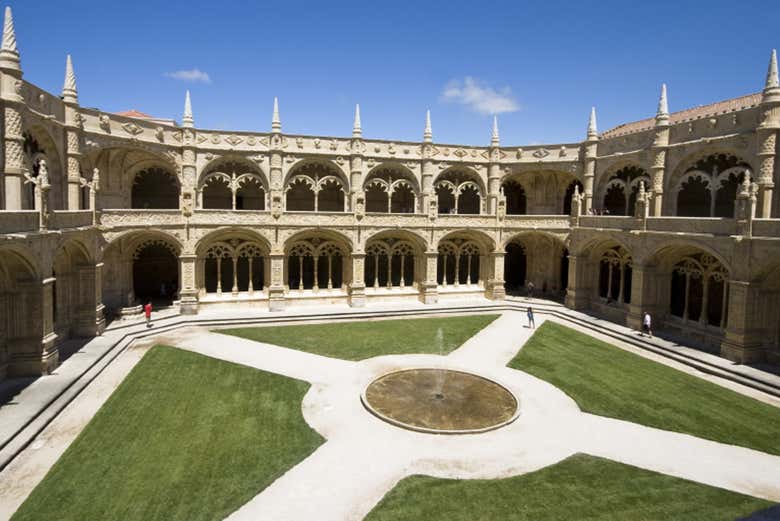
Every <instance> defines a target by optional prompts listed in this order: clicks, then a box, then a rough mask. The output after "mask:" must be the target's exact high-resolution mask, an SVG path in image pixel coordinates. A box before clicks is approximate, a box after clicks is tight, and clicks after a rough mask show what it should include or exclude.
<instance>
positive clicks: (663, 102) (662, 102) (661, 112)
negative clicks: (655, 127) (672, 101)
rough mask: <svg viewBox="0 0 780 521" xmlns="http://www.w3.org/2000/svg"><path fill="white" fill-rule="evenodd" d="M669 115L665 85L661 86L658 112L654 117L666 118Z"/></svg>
mask: <svg viewBox="0 0 780 521" xmlns="http://www.w3.org/2000/svg"><path fill="white" fill-rule="evenodd" d="M668 115H669V100H668V99H667V98H666V83H662V84H661V97H660V98H658V112H656V116H657V117H660V116H668Z"/></svg>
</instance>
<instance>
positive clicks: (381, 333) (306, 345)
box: [215, 315, 499, 360]
mask: <svg viewBox="0 0 780 521" xmlns="http://www.w3.org/2000/svg"><path fill="white" fill-rule="evenodd" d="M498 317H499V315H468V316H458V317H443V318H442V317H436V318H406V319H401V320H379V321H376V320H361V321H359V322H357V321H356V322H337V323H332V324H308V325H300V326H273V327H248V328H238V329H216V330H215V331H216V332H218V333H224V334H227V335H234V336H239V337H242V338H248V339H249V340H255V341H257V342H265V343H268V344H274V345H278V346H284V347H290V348H293V349H299V350H301V351H307V352H309V353H314V354H318V355H323V356H329V357H331V358H340V359H342V360H364V359H366V358H371V357H374V356H380V355H405V354H413V353H431V354H439V353H440V352H441V353H442V354H447V353H449V352H450V351H452V350H453V349H455V348H457V347H459V346H460V345H461V344H463V343H464V342H465V341H466V340H468V339H469V338H471V337H472V336H474V334H476V333H477V332H478V331H479V330H480V329H482V328H484V327H485V326H487V325H488V324H490V323H491V322H493V321H494V320H495V319H496V318H498ZM439 336H440V339H439V338H437V337H439Z"/></svg>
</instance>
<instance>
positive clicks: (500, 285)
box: [485, 251, 506, 300]
mask: <svg viewBox="0 0 780 521" xmlns="http://www.w3.org/2000/svg"><path fill="white" fill-rule="evenodd" d="M505 255H506V252H503V251H493V252H490V255H489V256H488V259H490V264H491V268H492V269H491V271H492V273H491V274H490V278H489V279H488V281H487V284H486V285H485V296H486V297H487V298H489V299H493V300H504V299H505V298H506V289H505V288H504V257H505Z"/></svg>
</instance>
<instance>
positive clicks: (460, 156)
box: [453, 148, 468, 159]
mask: <svg viewBox="0 0 780 521" xmlns="http://www.w3.org/2000/svg"><path fill="white" fill-rule="evenodd" d="M453 154H454V155H455V157H457V158H458V159H463V157H464V156H466V155H467V154H468V152H466V151H465V150H463V149H462V148H459V149H457V150H455V152H453Z"/></svg>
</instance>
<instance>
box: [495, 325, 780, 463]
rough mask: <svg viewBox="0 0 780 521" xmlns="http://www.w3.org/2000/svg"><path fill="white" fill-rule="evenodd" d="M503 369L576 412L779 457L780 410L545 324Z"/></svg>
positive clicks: (613, 347) (576, 333)
mask: <svg viewBox="0 0 780 521" xmlns="http://www.w3.org/2000/svg"><path fill="white" fill-rule="evenodd" d="M509 366H510V367H513V368H516V369H521V370H523V371H525V372H527V373H530V374H532V375H534V376H537V377H539V378H541V379H543V380H546V381H548V382H550V383H551V384H553V385H555V386H556V387H558V388H560V389H562V390H563V391H565V392H566V393H567V394H569V396H571V397H572V398H574V400H575V401H576V402H577V404H578V405H579V406H580V408H581V409H582V410H583V411H586V412H590V413H593V414H598V415H601V416H609V417H612V418H619V419H621V420H628V421H631V422H635V423H641V424H643V425H648V426H651V427H657V428H659V429H665V430H672V431H677V432H684V433H688V434H692V435H694V436H699V437H702V438H707V439H710V440H714V441H719V442H723V443H729V444H732V445H742V446H745V447H750V448H752V449H757V450H760V451H763V452H768V453H771V454H780V409H778V408H777V407H772V406H771V405H767V404H764V403H762V402H759V401H757V400H754V399H752V398H748V397H746V396H743V395H741V394H738V393H736V392H734V391H731V390H728V389H725V388H723V387H720V386H719V385H715V384H713V383H710V382H707V381H705V380H702V379H700V378H697V377H695V376H692V375H689V374H685V373H682V372H680V371H677V370H676V369H672V368H670V367H667V366H665V365H663V364H659V363H657V362H653V361H651V360H648V359H646V358H642V357H641V356H638V355H635V354H633V353H629V352H627V351H624V350H622V349H620V348H618V347H615V346H613V345H610V344H607V343H606V342H602V341H601V340H597V339H595V338H593V337H590V336H588V335H585V334H583V333H580V332H578V331H574V330H572V329H569V328H567V327H564V326H561V325H560V324H556V323H553V322H545V323H544V324H543V325H542V326H541V327H540V328H539V330H538V331H537V332H536V333H535V334H534V336H533V337H531V339H530V340H529V341H528V342H527V343H526V345H525V347H524V348H523V349H522V351H520V353H519V354H518V356H517V357H515V359H514V360H512V361H511V362H510V363H509Z"/></svg>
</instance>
